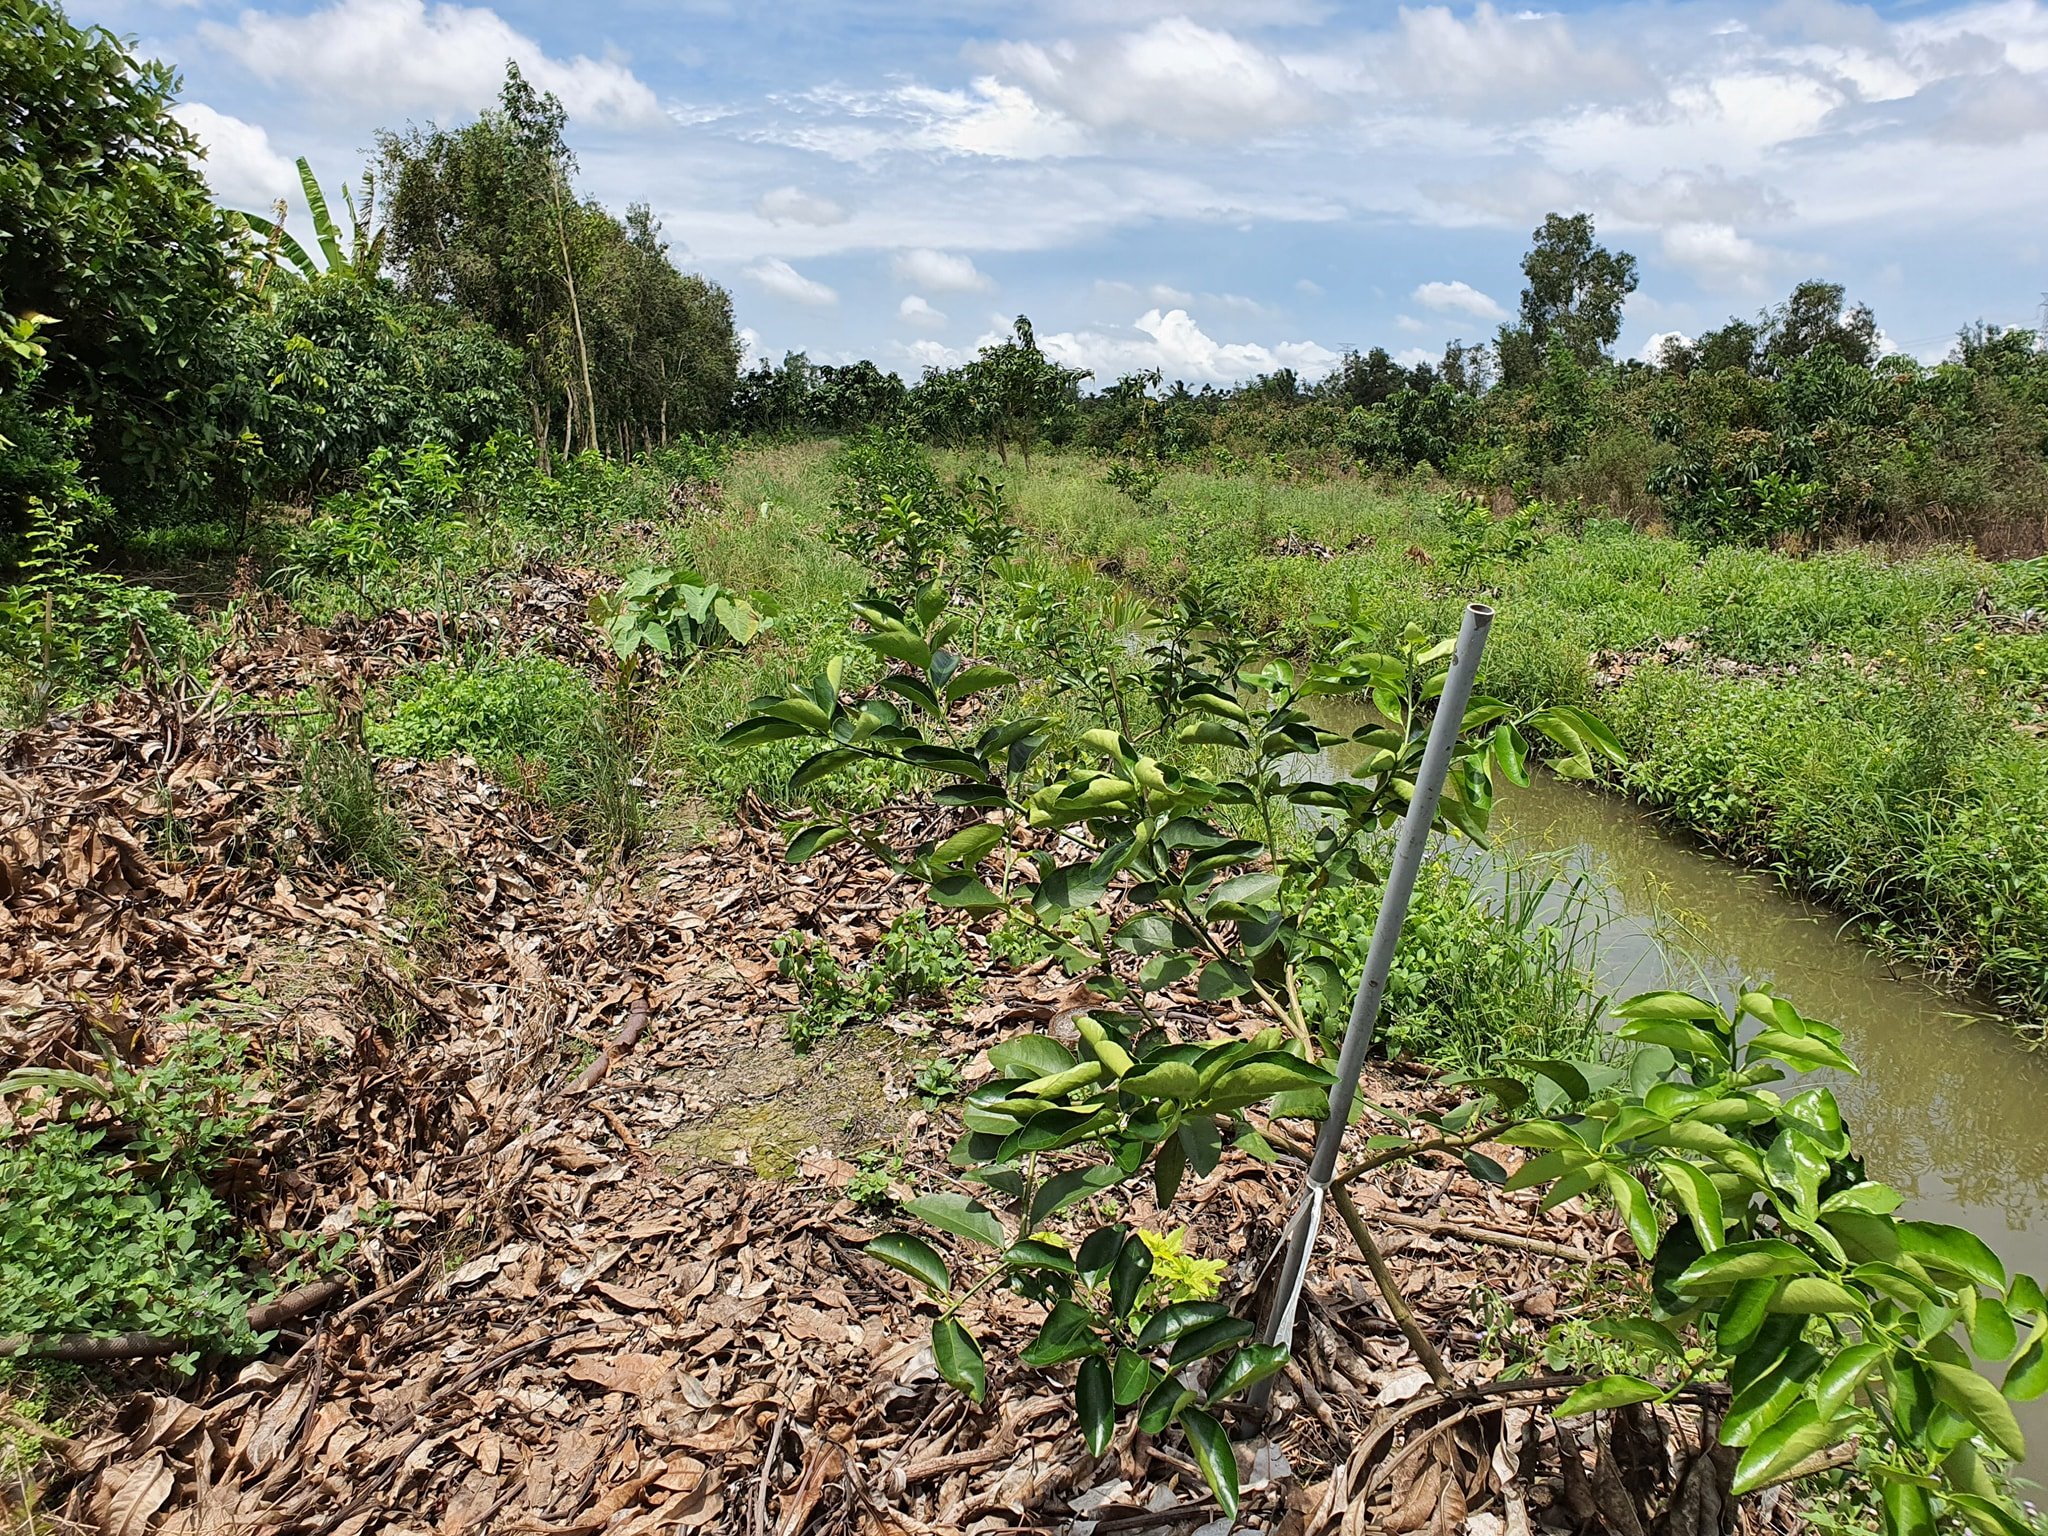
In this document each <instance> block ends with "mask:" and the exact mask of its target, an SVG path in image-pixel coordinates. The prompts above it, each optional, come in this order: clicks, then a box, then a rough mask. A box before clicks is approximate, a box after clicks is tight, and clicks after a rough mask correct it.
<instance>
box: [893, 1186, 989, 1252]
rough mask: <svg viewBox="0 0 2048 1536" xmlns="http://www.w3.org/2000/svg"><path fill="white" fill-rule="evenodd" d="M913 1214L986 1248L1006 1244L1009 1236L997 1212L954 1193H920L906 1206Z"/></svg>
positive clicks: (905, 1208) (943, 1230) (940, 1228)
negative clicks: (997, 1216) (1006, 1235)
mask: <svg viewBox="0 0 2048 1536" xmlns="http://www.w3.org/2000/svg"><path fill="white" fill-rule="evenodd" d="M903 1209H904V1210H906V1211H908V1212H909V1213H910V1214H911V1215H913V1216H916V1217H918V1218H919V1219H920V1220H923V1221H928V1222H930V1223H931V1224H932V1225H933V1226H935V1227H937V1228H938V1229H939V1230H940V1231H941V1232H950V1233H952V1234H953V1235H954V1236H955V1237H964V1238H966V1239H967V1240H968V1241H970V1242H976V1243H980V1244H981V1245H982V1246H983V1247H987V1248H1003V1247H1006V1246H1008V1240H1007V1238H1006V1237H1005V1236H1004V1233H1003V1224H1002V1222H1001V1221H999V1220H998V1219H997V1218H996V1214H995V1212H993V1211H991V1210H990V1209H989V1208H988V1207H987V1206H985V1205H983V1204H982V1203H981V1202H980V1201H979V1200H975V1199H972V1198H971V1197H969V1196H967V1195H956V1194H952V1193H946V1194H937V1195H920V1196H918V1197H917V1199H915V1200H912V1201H910V1202H908V1203H907V1204H906V1205H905V1206H904V1207H903Z"/></svg>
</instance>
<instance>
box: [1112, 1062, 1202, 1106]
mask: <svg viewBox="0 0 2048 1536" xmlns="http://www.w3.org/2000/svg"><path fill="white" fill-rule="evenodd" d="M1118 1086H1119V1087H1121V1088H1122V1089H1123V1090H1124V1092H1126V1093H1131V1094H1136V1095H1137V1096H1138V1097H1140V1098H1145V1099H1172V1100H1175V1101H1177V1102H1179V1103H1186V1102H1187V1101H1188V1100H1190V1099H1192V1098H1194V1097H1195V1096H1196V1095H1197V1094H1198V1093H1200V1092H1201V1091H1202V1080H1201V1078H1200V1077H1199V1076H1197V1075H1196V1073H1195V1069H1194V1068H1193V1067H1191V1066H1189V1065H1187V1063H1185V1062H1180V1061H1161V1062H1157V1063H1155V1064H1152V1065H1140V1066H1139V1067H1137V1068H1136V1069H1135V1070H1134V1071H1131V1072H1127V1073H1125V1074H1124V1076H1123V1078H1122V1080H1121V1081H1120V1083H1119V1084H1118Z"/></svg>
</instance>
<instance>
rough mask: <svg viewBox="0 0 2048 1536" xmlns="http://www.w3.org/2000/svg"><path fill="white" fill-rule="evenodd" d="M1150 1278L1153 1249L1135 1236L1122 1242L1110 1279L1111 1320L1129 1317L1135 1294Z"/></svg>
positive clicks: (1133, 1234)
mask: <svg viewBox="0 0 2048 1536" xmlns="http://www.w3.org/2000/svg"><path fill="white" fill-rule="evenodd" d="M1151 1277H1152V1250H1151V1249H1150V1248H1149V1247H1147V1246H1146V1245H1145V1240H1144V1239H1143V1238H1142V1237H1139V1236H1138V1235H1137V1234H1136V1233H1132V1234H1131V1236H1129V1237H1128V1238H1126V1239H1124V1245H1123V1247H1122V1248H1121V1249H1119V1250H1118V1252H1117V1256H1116V1267H1115V1268H1114V1269H1112V1270H1111V1271H1110V1276H1109V1310H1110V1315H1111V1316H1113V1317H1129V1316H1130V1315H1131V1308H1132V1307H1134V1306H1136V1305H1137V1303H1138V1293H1139V1291H1141V1290H1143V1289H1144V1286H1145V1282H1146V1281H1147V1280H1149V1279H1150V1278H1151Z"/></svg>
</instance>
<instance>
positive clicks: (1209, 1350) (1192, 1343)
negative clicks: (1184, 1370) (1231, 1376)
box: [1166, 1317, 1256, 1370]
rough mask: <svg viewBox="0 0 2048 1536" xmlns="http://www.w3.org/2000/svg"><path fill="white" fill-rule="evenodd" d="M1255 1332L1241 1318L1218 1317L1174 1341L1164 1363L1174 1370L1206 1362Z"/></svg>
mask: <svg viewBox="0 0 2048 1536" xmlns="http://www.w3.org/2000/svg"><path fill="white" fill-rule="evenodd" d="M1255 1331H1256V1330H1255V1329H1254V1328H1253V1327H1252V1325H1251V1324H1250V1323H1248V1322H1246V1321H1245V1320H1244V1319H1243V1318H1241V1317H1219V1318H1217V1319H1216V1321H1215V1322H1213V1323H1204V1324H1203V1325H1202V1326H1201V1327H1199V1328H1194V1329H1190V1330H1189V1331H1188V1332H1186V1333H1184V1334H1182V1335H1181V1336H1180V1337H1179V1338H1178V1339H1176V1340H1175V1341H1174V1345H1173V1353H1172V1354H1170V1355H1169V1356H1167V1361H1166V1363H1167V1364H1168V1365H1169V1366H1171V1367H1172V1368H1173V1369H1174V1370H1179V1369H1180V1368H1181V1367H1182V1366H1184V1365H1191V1364H1193V1363H1194V1362H1195V1361H1197V1360H1206V1359H1208V1358H1209V1356H1211V1355H1219V1354H1221V1353H1222V1352H1223V1351H1224V1350H1226V1349H1228V1348H1230V1346H1231V1345H1233V1344H1235V1343H1237V1342H1238V1341H1239V1340H1241V1339H1248V1338H1250V1337H1251V1336H1252V1334H1253V1333H1254V1332H1255Z"/></svg>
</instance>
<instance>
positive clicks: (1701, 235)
mask: <svg viewBox="0 0 2048 1536" xmlns="http://www.w3.org/2000/svg"><path fill="white" fill-rule="evenodd" d="M1662 243H1663V249H1664V259H1665V260H1667V261H1669V262H1671V263H1672V264H1673V265H1675V266H1679V267H1683V268H1684V269H1685V270H1686V271H1688V272H1690V273H1692V274H1693V276H1695V277H1697V278H1699V279H1700V280H1702V281H1704V282H1708V283H1718V284H1723V285H1728V286H1733V287H1735V288H1738V289H1740V290H1742V291H1744V292H1755V291H1757V290H1758V289H1761V288H1762V287H1764V286H1765V284H1766V280H1767V278H1768V277H1769V275H1770V272H1771V268H1772V267H1773V266H1774V265H1775V264H1776V257H1775V256H1774V255H1773V254H1772V253H1771V252H1769V251H1766V250H1765V249H1764V248H1763V247H1762V246H1760V245H1758V244H1757V243H1756V242H1755V241H1754V240H1751V239H1750V238H1749V237H1748V236H1746V235H1742V234H1738V233H1737V232H1736V230H1735V229H1734V227H1733V226H1731V225H1727V224H1674V225H1672V226H1671V227H1670V228H1668V229H1666V230H1665V231H1664V237H1663V242H1662Z"/></svg>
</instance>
